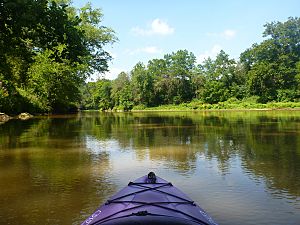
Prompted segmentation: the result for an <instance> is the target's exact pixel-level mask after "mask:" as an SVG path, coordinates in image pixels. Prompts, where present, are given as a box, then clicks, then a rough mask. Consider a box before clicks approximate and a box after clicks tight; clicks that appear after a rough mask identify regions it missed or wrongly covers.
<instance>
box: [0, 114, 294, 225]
mask: <svg viewBox="0 0 300 225" xmlns="http://www.w3.org/2000/svg"><path fill="white" fill-rule="evenodd" d="M149 171H154V172H155V173H156V174H157V175H158V176H161V177H163V178H165V179H166V180H169V181H171V182H172V183H173V184H174V185H175V186H177V187H179V188H180V189H181V190H182V191H183V192H185V193H186V194H188V195H189V196H190V197H191V198H192V199H193V200H195V201H196V202H197V203H199V205H200V206H202V208H204V209H205V210H206V211H207V212H208V213H209V214H210V215H211V216H212V217H213V218H214V219H215V220H216V221H217V222H218V223H219V224H220V225H239V224H243V225H250V224H261V225H264V224H272V225H276V224H277V225H279V224H280V225H283V224H285V225H289V224H290V225H295V224H300V111H269V112H265V111H264V112H256V111H250V112H148V113H99V112H84V113H80V114H77V115H65V116H53V117H41V118H34V119H30V120H27V121H19V120H11V121H9V122H7V123H4V124H1V125H0V224H3V225H6V224H12V225H18V224H22V225H33V224H49V225H50V224H51V225H55V224H57V225H67V224H74V225H75V224H80V222H81V221H82V220H84V219H85V218H86V217H87V216H88V215H90V214H91V213H92V212H93V211H94V210H95V209H96V207H97V206H99V205H100V204H102V203H104V202H105V200H106V199H107V198H108V197H109V196H110V195H112V194H113V193H115V192H116V191H117V190H119V189H120V188H122V187H124V186H125V185H127V184H128V182H129V181H132V180H134V179H135V178H137V177H139V176H143V175H145V174H147V173H148V172H149Z"/></svg>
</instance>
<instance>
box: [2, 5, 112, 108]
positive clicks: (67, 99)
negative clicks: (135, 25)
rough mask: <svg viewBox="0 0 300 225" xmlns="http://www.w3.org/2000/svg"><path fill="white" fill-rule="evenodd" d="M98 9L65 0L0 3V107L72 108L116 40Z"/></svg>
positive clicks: (100, 69)
mask: <svg viewBox="0 0 300 225" xmlns="http://www.w3.org/2000/svg"><path fill="white" fill-rule="evenodd" d="M102 16H103V14H102V12H101V10H100V9H93V8H92V6H91V5H90V4H86V5H85V6H84V7H82V8H80V9H76V8H74V7H72V6H71V5H70V1H68V0H65V1H59V0H57V1H49V0H40V1H35V0H9V1H8V0H4V1H2V2H1V3H0V49H1V52H0V81H1V82H0V111H4V112H11V113H18V112H21V111H29V112H64V111H68V110H70V109H72V108H73V107H77V106H76V105H77V104H78V102H79V101H80V99H81V95H80V90H79V88H80V86H81V85H82V84H83V83H84V81H85V79H86V77H87V76H89V75H90V74H92V73H94V72H95V71H98V72H100V73H101V72H105V71H107V70H108V61H109V60H110V59H111V56H110V55H109V54H108V52H106V51H105V50H104V48H103V47H104V46H105V45H106V44H109V43H113V42H114V41H115V40H116V37H115V36H114V31H113V30H112V29H110V28H108V27H105V26H102V25H101V22H102Z"/></svg>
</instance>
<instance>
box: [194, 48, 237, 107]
mask: <svg viewBox="0 0 300 225" xmlns="http://www.w3.org/2000/svg"><path fill="white" fill-rule="evenodd" d="M200 69H201V70H202V74H203V76H204V78H205V80H204V82H203V83H204V84H202V86H200V90H198V93H199V97H200V98H201V99H202V100H203V101H204V102H207V103H218V102H222V101H226V100H227V99H228V98H230V97H237V96H238V95H239V94H238V92H237V89H239V88H238V86H239V85H241V84H242V82H243V80H242V79H240V78H239V77H238V76H237V73H236V62H235V60H233V59H230V58H229V55H228V54H226V53H225V52H224V51H223V50H221V51H220V53H219V54H218V55H217V57H216V59H215V60H212V59H211V58H208V59H207V60H205V61H204V63H203V65H201V66H200Z"/></svg>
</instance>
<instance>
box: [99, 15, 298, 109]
mask: <svg viewBox="0 0 300 225" xmlns="http://www.w3.org/2000/svg"><path fill="white" fill-rule="evenodd" d="M263 37H264V38H265V39H264V41H262V42H261V43H255V44H253V45H252V47H250V48H249V49H247V50H245V51H244V52H243V53H241V55H240V58H239V59H232V58H230V57H229V55H228V54H227V53H226V52H225V51H223V50H221V51H220V52H219V54H218V55H217V56H216V58H215V59H212V58H208V59H206V60H205V61H204V62H202V63H200V64H197V63H196V57H195V55H194V54H193V53H192V52H188V51H187V50H179V51H177V52H173V53H171V54H166V55H164V57H163V58H161V59H152V60H150V61H149V62H148V64H147V65H144V64H143V63H141V62H139V63H137V64H136V65H135V66H134V68H133V69H132V70H131V71H130V72H128V73H125V72H122V73H121V74H120V75H119V77H118V78H117V79H116V80H114V81H110V82H111V83H112V86H113V88H112V89H111V95H112V96H113V98H115V96H121V95H122V96H123V98H124V99H127V100H126V101H125V102H126V104H125V103H124V104H125V105H126V106H125V105H124V107H122V106H123V105H122V104H123V103H122V102H121V101H120V100H117V99H116V98H115V100H113V101H112V102H111V103H112V104H111V108H117V109H118V108H126V109H128V108H129V109H130V107H132V106H142V107H148V106H159V105H164V104H180V103H186V102H190V101H192V100H195V99H196V100H197V101H200V102H203V104H205V103H210V104H215V103H219V102H225V101H230V100H231V99H233V100H234V99H237V100H244V99H248V98H249V99H251V101H252V100H253V99H257V101H258V102H260V103H266V102H270V101H300V93H299V92H300V82H299V81H300V19H299V18H289V19H288V20H287V21H286V22H271V23H267V24H266V25H265V31H264V33H263ZM121 77H123V78H122V79H125V77H126V81H125V80H124V81H122V82H123V84H124V85H120V86H119V87H120V88H116V84H117V83H120V79H121ZM97 82H102V81H101V80H99V81H97ZM114 86H115V87H114ZM117 86H118V85H117ZM125 96H126V97H125ZM118 99H119V98H118ZM129 102H130V104H129ZM96 108H101V107H97V104H96Z"/></svg>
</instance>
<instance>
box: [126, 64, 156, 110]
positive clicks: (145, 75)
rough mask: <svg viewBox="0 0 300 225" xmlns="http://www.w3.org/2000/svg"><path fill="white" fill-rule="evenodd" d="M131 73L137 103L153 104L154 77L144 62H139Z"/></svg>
mask: <svg viewBox="0 0 300 225" xmlns="http://www.w3.org/2000/svg"><path fill="white" fill-rule="evenodd" d="M130 74H131V85H132V91H133V97H134V103H135V105H145V106H151V105H153V94H154V93H153V92H154V90H153V77H152V76H151V74H150V73H149V72H148V71H147V69H146V67H145V66H144V64H143V63H137V64H136V65H135V66H134V68H133V69H132V71H131V73H130Z"/></svg>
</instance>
